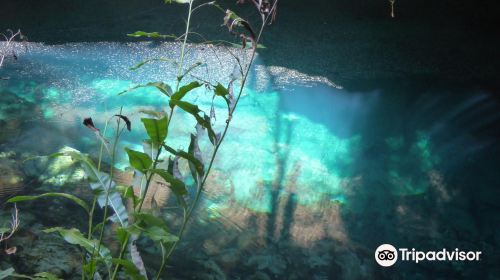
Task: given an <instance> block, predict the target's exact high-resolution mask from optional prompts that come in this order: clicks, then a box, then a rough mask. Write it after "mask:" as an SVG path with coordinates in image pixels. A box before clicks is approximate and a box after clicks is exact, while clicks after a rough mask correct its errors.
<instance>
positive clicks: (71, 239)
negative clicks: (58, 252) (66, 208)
mask: <svg viewBox="0 0 500 280" xmlns="http://www.w3.org/2000/svg"><path fill="white" fill-rule="evenodd" d="M44 232H45V233H53V232H57V233H59V234H60V235H61V236H62V237H63V238H64V240H65V241H66V242H68V243H70V244H73V245H79V246H80V247H82V248H83V249H85V250H86V251H87V252H89V253H90V254H92V253H93V252H94V251H95V250H97V247H98V242H99V241H97V240H94V239H92V240H89V239H87V238H85V237H84V236H83V234H82V233H81V232H80V231H79V230H78V229H76V228H72V229H64V228H61V227H55V228H49V229H46V230H44ZM98 254H99V256H100V257H101V258H102V260H103V261H104V263H105V264H106V265H107V266H111V252H110V251H109V249H108V248H106V247H105V246H104V245H103V244H101V246H100V249H99V252H98Z"/></svg>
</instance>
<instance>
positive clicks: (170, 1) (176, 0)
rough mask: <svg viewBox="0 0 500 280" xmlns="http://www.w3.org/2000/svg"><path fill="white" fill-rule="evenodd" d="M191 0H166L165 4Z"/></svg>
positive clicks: (186, 2)
mask: <svg viewBox="0 0 500 280" xmlns="http://www.w3.org/2000/svg"><path fill="white" fill-rule="evenodd" d="M189 1H192V0H165V4H172V3H178V4H189Z"/></svg>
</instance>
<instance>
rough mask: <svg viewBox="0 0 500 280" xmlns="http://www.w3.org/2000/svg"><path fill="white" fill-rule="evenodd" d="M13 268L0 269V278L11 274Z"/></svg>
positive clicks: (5, 277)
mask: <svg viewBox="0 0 500 280" xmlns="http://www.w3.org/2000/svg"><path fill="white" fill-rule="evenodd" d="M14 272H15V270H14V269H13V268H12V267H11V268H7V269H6V270H0V280H1V279H7V277H9V276H12V274H14Z"/></svg>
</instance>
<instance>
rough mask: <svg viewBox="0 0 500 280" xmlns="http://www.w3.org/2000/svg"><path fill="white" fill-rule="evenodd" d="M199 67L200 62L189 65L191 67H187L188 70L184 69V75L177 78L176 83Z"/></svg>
mask: <svg viewBox="0 0 500 280" xmlns="http://www.w3.org/2000/svg"><path fill="white" fill-rule="evenodd" d="M201 65H203V63H201V62H196V63H195V64H193V65H191V67H189V68H188V69H186V71H185V72H184V74H182V75H181V76H178V77H177V81H179V82H181V81H182V79H184V77H185V76H186V75H187V74H189V73H190V72H191V71H193V70H194V69H196V68H198V67H199V66H201Z"/></svg>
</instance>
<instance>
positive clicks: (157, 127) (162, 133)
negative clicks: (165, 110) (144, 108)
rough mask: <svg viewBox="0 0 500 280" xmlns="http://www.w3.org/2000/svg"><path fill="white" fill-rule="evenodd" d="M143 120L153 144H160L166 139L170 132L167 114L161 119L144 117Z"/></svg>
mask: <svg viewBox="0 0 500 280" xmlns="http://www.w3.org/2000/svg"><path fill="white" fill-rule="evenodd" d="M141 121H142V123H143V124H144V128H146V132H147V133H148V136H149V138H150V139H151V140H152V142H153V144H156V145H157V146H159V145H160V144H162V143H163V141H165V138H166V137H167V134H168V117H166V116H165V117H163V118H161V119H159V120H157V119H148V118H143V119H141Z"/></svg>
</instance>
